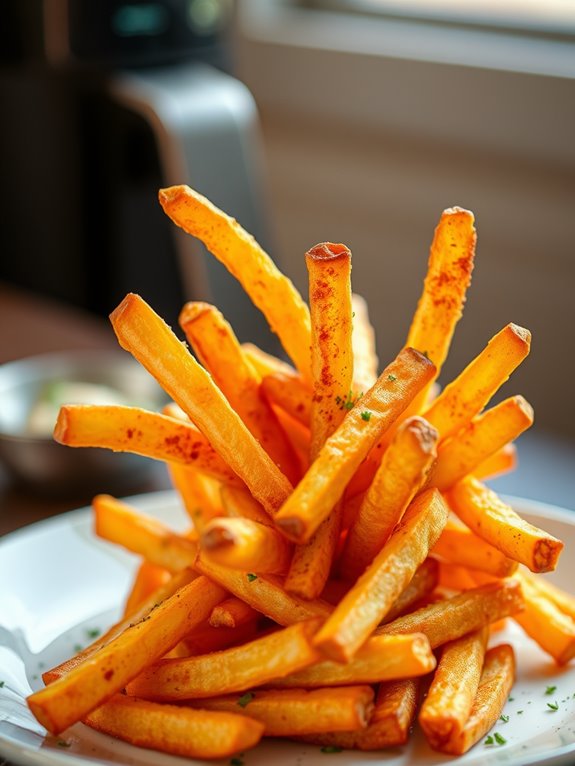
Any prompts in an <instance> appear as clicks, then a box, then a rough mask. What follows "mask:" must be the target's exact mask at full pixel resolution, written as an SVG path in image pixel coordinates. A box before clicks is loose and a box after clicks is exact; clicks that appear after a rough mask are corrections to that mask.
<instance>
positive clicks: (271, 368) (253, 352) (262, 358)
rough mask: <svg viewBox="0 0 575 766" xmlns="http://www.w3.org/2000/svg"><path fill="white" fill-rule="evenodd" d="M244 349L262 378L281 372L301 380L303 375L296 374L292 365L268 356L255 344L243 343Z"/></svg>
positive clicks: (270, 355) (271, 355)
mask: <svg viewBox="0 0 575 766" xmlns="http://www.w3.org/2000/svg"><path fill="white" fill-rule="evenodd" d="M242 349H243V352H244V354H245V355H246V356H247V358H248V359H249V361H250V364H251V365H252V367H253V368H254V369H255V370H256V372H257V373H258V375H259V376H260V378H265V376H266V375H273V374H274V373H276V372H281V373H284V374H285V375H288V376H289V377H294V378H299V379H301V375H300V374H299V373H298V372H296V370H295V368H294V367H292V366H291V364H288V363H287V362H284V360H283V359H278V357H277V356H274V355H273V354H268V352H267V351H263V350H262V349H261V348H260V347H259V346H256V344H255V343H242Z"/></svg>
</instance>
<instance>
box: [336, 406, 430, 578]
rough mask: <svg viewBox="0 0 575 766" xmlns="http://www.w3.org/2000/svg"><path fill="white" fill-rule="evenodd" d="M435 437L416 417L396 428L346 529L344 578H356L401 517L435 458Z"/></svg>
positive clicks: (423, 422)
mask: <svg viewBox="0 0 575 766" xmlns="http://www.w3.org/2000/svg"><path fill="white" fill-rule="evenodd" d="M437 438H438V434H437V431H436V430H435V428H433V427H432V426H430V425H429V424H428V423H427V422H426V421H425V420H423V418H419V417H413V418H409V419H408V420H406V421H404V423H403V424H402V425H401V427H400V428H399V429H398V431H397V433H396V435H395V438H394V440H393V442H392V443H391V445H390V446H389V448H388V450H387V451H386V452H385V454H384V456H383V460H382V461H381V465H380V466H379V469H378V470H377V473H376V475H375V477H374V480H373V482H372V484H371V486H370V487H369V489H368V490H367V492H366V494H365V496H364V498H363V500H362V502H361V505H360V507H359V511H358V515H357V517H356V519H355V522H354V523H353V524H352V526H351V528H350V530H349V533H348V536H347V539H346V543H345V547H344V549H343V553H342V556H341V559H340V562H339V571H340V572H341V575H342V576H343V577H345V578H346V579H349V580H356V579H357V578H358V577H359V575H360V574H361V573H362V572H363V571H364V569H365V568H366V567H367V566H369V564H371V562H372V561H373V559H374V558H375V557H376V556H377V554H378V553H379V551H380V550H381V549H382V547H383V545H384V544H385V542H386V540H387V539H388V538H389V536H390V535H391V533H392V532H393V529H394V527H395V525H396V524H397V523H398V522H399V521H400V520H401V517H402V516H403V513H404V512H405V509H406V508H407V506H408V505H409V503H410V502H411V500H412V499H413V497H414V496H415V494H416V492H418V491H419V490H420V489H421V486H422V485H423V483H424V481H425V479H426V477H427V472H428V470H429V469H430V467H431V465H432V463H433V460H434V459H435V445H436V443H437Z"/></svg>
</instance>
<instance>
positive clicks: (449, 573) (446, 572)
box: [438, 561, 493, 591]
mask: <svg viewBox="0 0 575 766" xmlns="http://www.w3.org/2000/svg"><path fill="white" fill-rule="evenodd" d="M438 564H439V587H440V588H441V589H447V590H458V591H466V590H473V588H477V586H478V585H480V584H482V583H478V582H477V580H476V579H475V577H474V576H473V575H472V574H471V571H470V570H469V569H467V568H466V567H464V566H461V565H460V564H450V563H448V562H446V561H439V562H438ZM475 571H477V570H475ZM491 581H493V580H491Z"/></svg>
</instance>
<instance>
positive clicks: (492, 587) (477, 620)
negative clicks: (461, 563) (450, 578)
mask: <svg viewBox="0 0 575 766" xmlns="http://www.w3.org/2000/svg"><path fill="white" fill-rule="evenodd" d="M524 608H525V601H524V599H523V594H522V591H521V586H520V585H519V583H518V582H517V581H516V580H514V579H513V578H506V579H504V580H497V581H496V582H492V583H487V584H486V585H481V586H479V587H476V588H474V589H473V590H468V591H466V592H465V593H461V594H460V595H458V596H453V598H449V599H445V600H444V601H439V602H437V603H434V604H430V605H429V606H424V607H422V608H421V609H418V610H417V611H416V612H412V613H411V614H407V615H405V616H403V617H398V618H397V619H396V620H393V622H389V623H387V625H382V626H381V627H379V628H377V629H376V631H375V633H376V635H397V634H406V633H414V632H417V631H419V632H422V633H425V635H426V636H427V638H428V640H429V643H430V644H431V648H432V649H435V648H436V647H438V646H441V645H442V644H445V643H447V641H454V640H455V639H456V638H460V637H461V636H463V635H465V634H466V633H470V632H471V631H472V630H479V629H480V628H482V627H483V626H484V625H487V624H488V623H490V622H495V621H496V620H500V619H501V618H502V617H507V616H509V615H515V614H517V613H518V612H519V611H521V610H522V609H524Z"/></svg>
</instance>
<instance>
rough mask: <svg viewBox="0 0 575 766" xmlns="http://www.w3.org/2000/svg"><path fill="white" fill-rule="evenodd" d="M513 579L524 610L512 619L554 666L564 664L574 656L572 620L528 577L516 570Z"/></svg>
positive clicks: (574, 630) (574, 636)
mask: <svg viewBox="0 0 575 766" xmlns="http://www.w3.org/2000/svg"><path fill="white" fill-rule="evenodd" d="M515 578H516V579H517V580H519V582H520V583H521V588H522V590H523V595H524V597H525V611H523V612H521V614H516V615H514V619H515V620H516V621H517V622H518V623H519V625H521V627H522V628H523V630H524V631H525V632H526V633H527V635H528V636H530V637H531V638H532V639H533V640H534V641H537V643H538V644H539V646H540V647H541V648H542V649H543V650H544V651H546V652H547V653H548V654H550V655H551V656H552V657H553V659H554V660H555V662H556V663H557V664H558V665H566V664H567V663H568V662H569V661H570V660H572V659H573V657H575V621H573V619H572V618H571V617H569V616H568V615H567V614H565V613H564V612H562V611H561V610H560V609H559V607H558V606H557V605H556V604H554V603H553V601H552V600H551V599H549V598H547V596H546V595H545V594H544V593H543V592H542V590H541V589H540V588H538V587H537V586H536V585H534V584H533V578H532V577H529V576H528V575H524V574H523V572H521V571H519V572H517V573H516V574H515Z"/></svg>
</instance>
